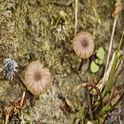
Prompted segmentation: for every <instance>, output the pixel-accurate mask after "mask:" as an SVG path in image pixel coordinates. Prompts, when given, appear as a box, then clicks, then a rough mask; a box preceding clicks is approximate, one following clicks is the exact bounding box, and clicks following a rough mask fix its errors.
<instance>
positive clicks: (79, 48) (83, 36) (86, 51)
mask: <svg viewBox="0 0 124 124" xmlns="http://www.w3.org/2000/svg"><path fill="white" fill-rule="evenodd" d="M73 49H74V51H75V53H76V54H77V55H78V56H79V57H81V58H89V57H90V56H91V55H92V54H93V51H94V40H93V37H92V35H91V34H90V33H88V32H80V33H78V34H77V35H76V36H75V38H74V39H73Z"/></svg>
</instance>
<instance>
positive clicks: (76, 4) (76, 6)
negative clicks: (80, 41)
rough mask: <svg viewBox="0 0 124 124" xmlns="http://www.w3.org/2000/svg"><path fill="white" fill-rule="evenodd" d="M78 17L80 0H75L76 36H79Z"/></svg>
mask: <svg viewBox="0 0 124 124" xmlns="http://www.w3.org/2000/svg"><path fill="white" fill-rule="evenodd" d="M77 15H78V0H75V33H74V35H76V34H77V25H78V18H77Z"/></svg>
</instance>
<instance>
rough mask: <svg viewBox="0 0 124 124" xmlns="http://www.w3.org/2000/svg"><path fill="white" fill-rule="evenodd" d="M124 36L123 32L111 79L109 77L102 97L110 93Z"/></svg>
mask: <svg viewBox="0 0 124 124" xmlns="http://www.w3.org/2000/svg"><path fill="white" fill-rule="evenodd" d="M123 36H124V31H123V32H122V36H121V39H120V42H119V45H118V49H117V51H116V55H115V59H114V62H113V65H112V70H111V72H110V77H109V79H108V81H107V84H106V87H105V89H104V90H103V93H102V97H104V96H105V94H106V92H107V91H108V89H109V88H110V86H111V85H112V81H113V77H114V73H115V70H116V66H117V63H118V60H119V58H120V56H121V54H120V51H119V50H120V48H121V45H122V41H123Z"/></svg>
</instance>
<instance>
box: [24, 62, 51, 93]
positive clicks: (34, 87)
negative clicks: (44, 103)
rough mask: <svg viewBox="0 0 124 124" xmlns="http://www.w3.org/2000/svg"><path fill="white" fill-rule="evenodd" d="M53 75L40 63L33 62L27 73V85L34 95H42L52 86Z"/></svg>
mask: <svg viewBox="0 0 124 124" xmlns="http://www.w3.org/2000/svg"><path fill="white" fill-rule="evenodd" d="M51 83H52V81H51V74H50V72H49V70H48V69H47V68H44V67H43V65H42V64H41V63H40V61H34V62H32V63H31V64H30V65H29V66H28V67H27V70H26V73H25V85H26V86H27V89H28V90H29V91H30V92H31V93H32V94H34V95H40V94H42V93H43V92H45V91H46V90H47V89H48V88H49V87H50V86H51Z"/></svg>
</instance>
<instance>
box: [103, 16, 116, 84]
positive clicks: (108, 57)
mask: <svg viewBox="0 0 124 124" xmlns="http://www.w3.org/2000/svg"><path fill="white" fill-rule="evenodd" d="M117 19H118V15H116V17H115V19H114V24H113V29H112V34H111V38H110V44H109V52H108V56H107V62H106V67H105V73H104V77H103V83H105V79H104V78H105V74H106V71H107V68H108V63H109V59H110V55H111V49H112V44H113V37H114V33H115V27H116V23H117Z"/></svg>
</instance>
